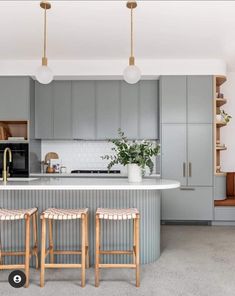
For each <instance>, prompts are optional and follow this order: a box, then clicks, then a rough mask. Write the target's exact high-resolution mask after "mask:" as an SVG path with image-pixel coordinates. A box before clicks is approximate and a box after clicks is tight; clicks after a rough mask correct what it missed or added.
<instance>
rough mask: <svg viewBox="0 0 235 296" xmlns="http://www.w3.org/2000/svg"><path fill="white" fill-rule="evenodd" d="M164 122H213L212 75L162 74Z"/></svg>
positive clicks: (161, 92) (161, 91)
mask: <svg viewBox="0 0 235 296" xmlns="http://www.w3.org/2000/svg"><path fill="white" fill-rule="evenodd" d="M160 89H161V90H160V96H161V112H162V114H161V115H162V120H161V121H162V123H212V122H213V116H212V114H213V112H212V111H213V77H212V76H205V75H204V76H202V75H201V76H200V75H195V76H162V77H161V78H160Z"/></svg>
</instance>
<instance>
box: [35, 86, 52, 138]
mask: <svg viewBox="0 0 235 296" xmlns="http://www.w3.org/2000/svg"><path fill="white" fill-rule="evenodd" d="M35 137H36V138H37V139H53V83H50V84H47V85H43V84H40V83H39V82H35Z"/></svg>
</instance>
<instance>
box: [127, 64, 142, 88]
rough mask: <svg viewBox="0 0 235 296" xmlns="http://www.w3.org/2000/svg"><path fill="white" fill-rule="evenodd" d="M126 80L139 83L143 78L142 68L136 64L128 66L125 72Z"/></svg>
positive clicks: (130, 82)
mask: <svg viewBox="0 0 235 296" xmlns="http://www.w3.org/2000/svg"><path fill="white" fill-rule="evenodd" d="M123 76H124V80H125V81H126V82H127V83H129V84H135V83H137V82H138V81H139V80H140V78H141V72H140V69H139V68H138V67H137V66H135V65H130V66H128V67H126V69H125V70H124V72H123Z"/></svg>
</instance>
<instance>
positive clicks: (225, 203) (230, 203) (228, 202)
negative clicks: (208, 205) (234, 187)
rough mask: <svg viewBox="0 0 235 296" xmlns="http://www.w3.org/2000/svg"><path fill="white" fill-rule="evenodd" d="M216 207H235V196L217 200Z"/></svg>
mask: <svg viewBox="0 0 235 296" xmlns="http://www.w3.org/2000/svg"><path fill="white" fill-rule="evenodd" d="M214 205H215V207H235V198H226V199H224V200H215V201H214Z"/></svg>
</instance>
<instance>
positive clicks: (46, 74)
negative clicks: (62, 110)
mask: <svg viewBox="0 0 235 296" xmlns="http://www.w3.org/2000/svg"><path fill="white" fill-rule="evenodd" d="M40 7H41V8H42V9H43V10H44V36H43V37H44V47H43V57H42V65H41V66H40V67H39V68H38V69H37V72H36V78H37V80H38V81H39V82H40V83H42V84H48V83H50V82H51V81H52V80H53V73H52V71H51V69H50V68H49V67H48V66H47V57H46V50H47V10H48V9H50V8H51V4H50V3H49V2H47V1H42V2H41V3H40Z"/></svg>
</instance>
